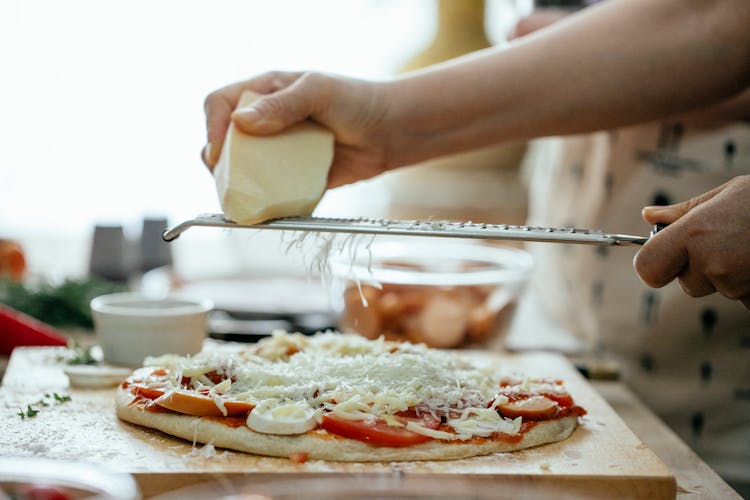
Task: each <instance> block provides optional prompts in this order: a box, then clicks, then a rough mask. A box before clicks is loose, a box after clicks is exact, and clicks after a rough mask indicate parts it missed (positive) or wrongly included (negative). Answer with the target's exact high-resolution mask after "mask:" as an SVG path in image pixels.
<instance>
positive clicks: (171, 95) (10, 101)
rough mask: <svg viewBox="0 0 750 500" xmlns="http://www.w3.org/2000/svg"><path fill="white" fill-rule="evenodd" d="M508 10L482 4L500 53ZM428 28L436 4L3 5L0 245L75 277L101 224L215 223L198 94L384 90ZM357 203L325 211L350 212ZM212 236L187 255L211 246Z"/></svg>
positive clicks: (277, 0) (324, 0)
mask: <svg viewBox="0 0 750 500" xmlns="http://www.w3.org/2000/svg"><path fill="white" fill-rule="evenodd" d="M455 1H461V0H455ZM517 8H518V7H517V3H516V2H512V1H511V0H495V1H488V2H487V5H486V9H487V16H486V32H487V35H488V37H489V38H490V39H491V40H492V41H493V42H495V43H500V42H502V40H503V39H504V37H505V33H506V32H507V30H508V29H509V27H510V26H511V25H512V24H513V22H514V20H515V17H514V11H515V10H517ZM435 19H436V3H435V2H434V1H432V0H409V1H403V0H316V1H314V2H313V1H309V0H274V1H272V2H269V1H249V0H244V1H239V0H216V1H212V2H205V1H200V2H199V1H194V0H159V1H145V0H135V1H130V2H115V1H106V0H68V1H65V2H60V1H55V0H3V1H2V2H0V151H2V155H1V156H0V238H2V237H5V238H15V239H18V240H20V241H21V242H22V243H23V242H26V246H27V247H28V248H27V251H28V253H29V255H28V258H29V260H30V264H31V268H32V270H33V269H34V265H35V263H36V264H38V265H40V266H41V265H42V263H44V264H45V266H46V270H47V271H48V272H49V273H50V274H51V275H53V276H54V275H55V274H80V273H82V272H83V271H84V270H85V268H86V259H87V258H88V256H87V255H86V252H87V250H88V249H87V246H88V245H89V243H90V235H91V231H92V228H93V226H94V225H95V224H98V223H99V224H101V223H108V224H121V225H123V226H124V227H125V230H126V232H128V231H129V232H135V231H137V230H140V224H141V220H142V218H143V217H145V216H159V217H166V218H168V219H169V221H170V223H175V222H179V221H181V220H184V219H187V218H190V217H192V216H194V215H196V214H198V213H202V212H214V211H219V206H218V200H217V196H216V193H215V190H214V184H213V180H212V178H211V177H210V175H209V173H208V171H207V170H206V169H205V167H203V165H202V163H201V161H200V157H199V152H200V149H201V147H202V146H203V144H204V133H205V130H204V122H203V109H202V106H203V99H204V97H205V95H206V94H207V93H209V92H210V91H212V90H213V89H215V88H217V87H220V86H223V85H225V84H227V83H230V82H233V81H236V80H240V79H244V78H247V77H250V76H252V75H255V74H257V73H261V72H264V71H267V70H271V69H292V70H318V71H327V72H335V73H341V74H346V75H350V76H355V77H363V78H370V79H384V78H389V77H391V76H393V75H394V74H395V73H396V71H397V68H399V66H400V65H402V64H403V63H404V61H406V60H407V59H408V58H409V57H411V56H413V55H414V54H415V53H416V52H418V51H419V50H421V49H422V48H424V47H425V46H426V45H427V44H428V43H429V42H430V40H431V38H432V36H433V35H434V32H435ZM375 198H377V196H373V199H375ZM351 199H352V196H347V194H346V190H343V191H342V192H341V193H338V194H337V193H332V195H331V196H327V197H326V200H325V210H326V212H327V213H339V214H344V215H355V214H348V213H347V210H348V207H347V203H348V202H349V201H351ZM194 231H199V230H194ZM210 234H215V233H210V232H206V233H203V234H202V235H195V236H193V235H190V236H187V234H186V237H184V238H181V240H183V239H188V240H190V241H192V243H187V242H184V241H181V242H180V244H181V245H187V244H191V245H193V246H194V247H195V246H196V245H200V244H201V243H202V244H204V245H206V248H214V249H215V247H213V246H212V245H214V243H213V241H214V240H212V239H211V238H212V237H211V236H209V235H210ZM191 238H192V239H191ZM253 241H255V242H258V241H263V238H256V239H254V240H253ZM40 242H41V243H40ZM175 248H176V250H177V251H178V252H179V251H180V246H179V245H177V246H175ZM256 248H257V246H256ZM52 249H54V251H53V252H51V255H50V250H52ZM191 258H194V259H202V258H205V259H211V258H212V257H211V256H210V255H197V256H196V255H193V257H191ZM248 258H250V257H248ZM214 260H221V259H214ZM222 265H225V266H226V269H227V270H230V269H233V268H236V265H237V263H236V262H233V261H232V260H231V259H230V260H229V261H227V260H226V259H225V261H224V262H223V264H222Z"/></svg>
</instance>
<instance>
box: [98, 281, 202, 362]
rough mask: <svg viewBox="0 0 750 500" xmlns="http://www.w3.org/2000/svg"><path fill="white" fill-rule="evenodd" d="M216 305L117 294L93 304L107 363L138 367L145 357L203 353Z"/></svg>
mask: <svg viewBox="0 0 750 500" xmlns="http://www.w3.org/2000/svg"><path fill="white" fill-rule="evenodd" d="M212 308H213V303H212V302H211V301H210V300H208V299H203V298H191V297H182V296H177V295H175V296H169V297H166V298H159V299H154V298H149V297H145V296H143V295H141V294H138V293H114V294H109V295H102V296H99V297H96V298H95V299H93V300H92V301H91V313H92V316H93V319H94V327H95V330H96V333H97V335H98V336H99V342H100V343H101V347H102V355H103V358H104V361H106V362H108V363H111V364H114V365H122V366H128V367H137V366H140V365H141V364H142V363H143V359H144V358H145V357H146V356H159V355H162V354H179V355H183V356H184V355H188V354H196V353H198V352H200V350H201V348H202V347H203V340H204V339H205V337H206V322H207V320H208V313H209V311H210V310H211V309H212Z"/></svg>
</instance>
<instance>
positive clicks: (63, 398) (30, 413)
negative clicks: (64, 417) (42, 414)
mask: <svg viewBox="0 0 750 500" xmlns="http://www.w3.org/2000/svg"><path fill="white" fill-rule="evenodd" d="M53 401H54V403H55V404H63V403H67V402H69V401H70V396H69V395H67V394H58V393H56V392H53V393H52V394H45V395H44V397H43V398H41V399H40V400H39V401H37V402H35V403H30V404H27V405H26V410H25V411H24V409H23V408H19V412H18V413H16V415H18V416H19V417H21V420H26V419H27V418H34V417H36V416H37V415H38V414H39V411H40V410H37V409H35V408H33V407H32V406H31V405H32V404H33V405H35V406H37V407H40V406H51V405H52V402H53Z"/></svg>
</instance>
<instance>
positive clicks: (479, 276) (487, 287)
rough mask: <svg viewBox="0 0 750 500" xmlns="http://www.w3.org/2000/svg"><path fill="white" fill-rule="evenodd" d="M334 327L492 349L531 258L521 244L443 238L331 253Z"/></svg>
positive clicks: (376, 244) (431, 343)
mask: <svg viewBox="0 0 750 500" xmlns="http://www.w3.org/2000/svg"><path fill="white" fill-rule="evenodd" d="M329 264H330V269H331V275H332V283H331V286H330V290H331V298H332V305H333V308H334V310H335V311H336V312H337V313H338V318H339V329H340V330H341V331H344V332H357V333H359V334H361V335H363V336H365V337H367V338H371V339H374V338H378V337H379V336H381V335H382V336H384V337H385V338H386V339H387V340H400V341H409V342H413V343H425V344H427V345H428V346H430V347H437V348H499V347H501V346H502V342H503V339H504V337H505V334H506V333H507V330H508V326H509V325H510V322H511V320H512V318H513V315H514V312H515V309H516V304H517V301H518V299H519V297H520V295H521V293H522V292H523V290H524V288H525V286H526V284H527V282H528V280H529V277H530V274H531V271H532V269H533V260H532V258H531V255H530V254H529V253H527V252H525V251H524V250H521V249H517V248H512V247H507V246H498V245H493V244H487V243H483V242H477V241H474V240H450V239H445V238H437V239H434V238H421V237H420V238H417V237H412V238H408V239H405V240H394V241H375V242H373V244H372V245H371V246H370V247H369V249H366V248H359V249H358V250H357V252H356V254H355V255H354V256H352V255H351V252H341V253H340V254H338V255H335V256H333V257H331V259H330V263H329Z"/></svg>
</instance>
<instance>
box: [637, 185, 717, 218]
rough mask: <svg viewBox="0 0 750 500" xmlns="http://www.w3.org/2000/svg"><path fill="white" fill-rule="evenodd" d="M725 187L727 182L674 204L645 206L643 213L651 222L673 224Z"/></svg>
mask: <svg viewBox="0 0 750 500" xmlns="http://www.w3.org/2000/svg"><path fill="white" fill-rule="evenodd" d="M725 187H726V184H722V185H721V186H718V187H716V188H714V189H712V190H711V191H708V192H706V193H703V194H701V195H698V196H696V197H695V198H690V199H689V200H685V201H683V202H680V203H676V204H674V205H666V206H650V207H644V209H643V210H642V211H641V215H642V216H643V219H644V220H645V221H646V222H648V223H649V224H672V223H673V222H675V221H676V220H677V219H679V218H681V217H683V216H684V215H685V214H687V213H688V212H690V211H691V210H693V209H694V208H696V207H697V206H699V205H702V204H703V203H705V202H707V201H708V200H710V199H711V198H713V197H714V196H716V195H717V194H719V193H720V192H721V191H722V190H723V189H724V188H725Z"/></svg>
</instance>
